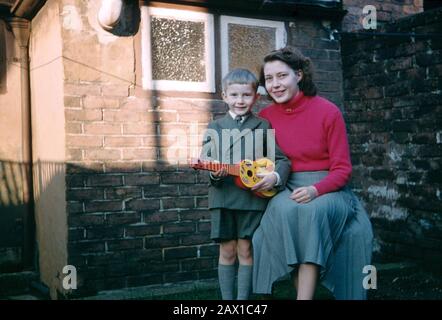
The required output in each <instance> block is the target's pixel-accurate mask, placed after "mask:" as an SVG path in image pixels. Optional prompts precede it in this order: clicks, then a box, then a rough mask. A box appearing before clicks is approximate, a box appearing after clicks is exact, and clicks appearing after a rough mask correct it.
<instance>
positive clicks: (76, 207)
mask: <svg viewBox="0 0 442 320" xmlns="http://www.w3.org/2000/svg"><path fill="white" fill-rule="evenodd" d="M83 212H84V210H83V202H77V201H68V203H67V213H68V214H73V213H83Z"/></svg>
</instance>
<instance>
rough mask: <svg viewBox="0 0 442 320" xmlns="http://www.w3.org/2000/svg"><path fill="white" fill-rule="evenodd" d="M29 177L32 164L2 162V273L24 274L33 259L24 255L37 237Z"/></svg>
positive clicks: (0, 191) (0, 253)
mask: <svg viewBox="0 0 442 320" xmlns="http://www.w3.org/2000/svg"><path fill="white" fill-rule="evenodd" d="M29 174H30V170H29V165H28V164H24V163H19V162H12V161H1V160H0V272H16V271H21V270H23V268H24V267H25V265H26V261H29V260H28V258H31V257H25V256H24V255H25V253H26V254H29V253H28V249H29V245H32V243H29V242H28V241H29V236H30V235H31V236H32V235H33V230H32V229H33V224H30V225H29V224H28V222H30V220H31V221H32V220H33V217H31V215H32V211H33V210H32V207H31V202H30V201H29V198H30V197H29V188H28V185H27V181H28V178H29ZM27 242H28V243H27ZM25 247H26V248H25Z"/></svg>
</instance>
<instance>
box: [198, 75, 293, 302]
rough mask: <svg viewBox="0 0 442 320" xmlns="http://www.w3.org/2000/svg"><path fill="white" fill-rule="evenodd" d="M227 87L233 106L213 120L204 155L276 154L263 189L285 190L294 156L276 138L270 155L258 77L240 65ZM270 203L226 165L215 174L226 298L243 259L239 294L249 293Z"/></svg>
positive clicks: (215, 230) (214, 234)
mask: <svg viewBox="0 0 442 320" xmlns="http://www.w3.org/2000/svg"><path fill="white" fill-rule="evenodd" d="M222 87H223V93H222V96H223V100H224V102H226V103H227V105H228V107H229V111H228V112H227V114H226V115H225V116H224V117H223V118H220V119H218V120H215V121H212V122H211V123H210V124H209V126H208V129H211V130H208V132H209V131H210V132H211V133H212V134H211V135H209V134H208V133H207V132H206V135H205V139H204V144H203V155H202V157H203V158H205V159H211V160H216V161H219V162H221V163H229V164H237V163H239V161H240V160H242V159H250V160H256V159H257V158H260V157H263V156H264V157H268V158H274V159H273V160H276V161H275V167H276V169H275V171H274V172H273V173H271V174H269V175H266V176H264V178H263V180H262V181H261V183H260V186H261V187H260V190H265V189H269V188H271V187H273V186H274V185H276V186H277V188H278V189H281V188H282V189H283V188H284V185H285V182H286V180H287V177H288V174H289V172H290V161H289V160H288V159H287V157H285V155H284V154H283V153H282V152H281V151H280V150H279V148H278V147H277V146H276V143H275V142H274V141H269V143H273V147H274V149H273V150H275V155H270V154H269V155H268V154H266V150H267V138H266V135H267V129H270V125H269V123H268V122H267V121H266V120H264V119H261V118H258V117H257V116H255V115H253V114H252V113H251V109H252V106H253V104H254V103H255V101H256V100H257V99H258V97H259V95H258V94H257V89H258V81H257V79H256V77H255V76H254V75H253V74H252V73H251V72H250V71H248V70H246V69H235V70H232V71H231V72H229V73H228V74H227V75H226V76H225V77H224V79H223V81H222ZM258 129H260V130H258ZM258 132H259V134H258ZM272 137H273V135H272ZM232 158H233V159H232ZM267 202H268V199H264V198H260V197H258V196H256V195H254V194H253V193H252V192H251V191H250V190H244V189H241V188H239V187H238V186H236V185H235V183H234V181H233V177H231V176H228V175H227V172H226V170H225V169H221V170H219V171H217V172H211V173H210V187H209V209H210V211H211V219H212V221H211V223H212V227H211V238H212V239H213V240H214V241H216V242H219V243H220V254H219V263H218V280H219V284H220V289H221V295H222V298H223V299H224V300H232V299H233V292H234V284H235V276H236V265H235V263H236V259H237V258H238V260H239V267H238V289H237V299H238V300H247V299H248V298H249V295H250V291H251V286H252V269H253V254H252V247H251V246H252V244H251V239H252V235H253V232H254V231H255V229H256V228H257V227H258V225H259V222H260V220H261V217H262V214H263V212H264V210H265V208H266V206H267Z"/></svg>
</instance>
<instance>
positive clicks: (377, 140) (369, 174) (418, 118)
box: [342, 10, 442, 265]
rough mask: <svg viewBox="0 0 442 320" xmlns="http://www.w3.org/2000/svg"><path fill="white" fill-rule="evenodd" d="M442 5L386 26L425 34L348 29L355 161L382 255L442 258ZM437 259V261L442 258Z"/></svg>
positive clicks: (347, 82)
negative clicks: (437, 35)
mask: <svg viewBox="0 0 442 320" xmlns="http://www.w3.org/2000/svg"><path fill="white" fill-rule="evenodd" d="M441 17H442V10H438V11H434V12H426V13H422V14H418V15H415V16H412V17H407V18H403V19H400V20H398V21H397V22H396V23H392V24H388V25H386V26H385V27H384V28H383V29H381V30H378V31H379V32H391V33H395V32H404V33H405V32H416V33H419V34H424V35H425V34H427V36H424V37H410V36H405V37H391V36H390V37H376V38H373V37H369V36H349V35H347V36H345V37H344V38H343V40H342V61H343V74H344V92H345V110H346V118H347V121H348V124H349V137H350V143H351V151H352V162H353V166H354V174H353V183H354V186H355V187H356V190H357V191H358V193H359V195H361V197H362V199H363V200H364V202H365V204H366V207H367V209H368V212H369V213H370V216H371V219H372V221H373V223H374V230H375V235H376V241H377V245H376V253H377V254H378V255H377V256H378V258H380V259H383V258H385V259H402V258H414V259H419V260H428V261H432V262H436V261H437V262H438V264H439V265H440V261H441V247H442V232H441V230H442V223H441V221H442V220H441V211H440V210H441V207H442V206H441V200H442V198H441V189H442V186H441V184H442V170H441V163H442V159H441V157H442V138H441V135H442V119H441V115H442V105H441V101H442V94H441V88H442V82H441V81H442V80H441V74H442V52H441V49H442V47H441V41H440V38H431V37H428V34H434V33H440V30H442V22H441V21H442V20H441ZM435 265H437V263H436V264H435Z"/></svg>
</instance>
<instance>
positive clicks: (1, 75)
mask: <svg viewBox="0 0 442 320" xmlns="http://www.w3.org/2000/svg"><path fill="white" fill-rule="evenodd" d="M5 28H6V25H5V23H4V22H3V21H1V20H0V94H4V93H6V70H7V68H6V63H7V61H6V35H5Z"/></svg>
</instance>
